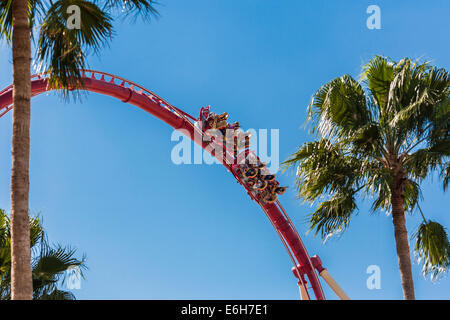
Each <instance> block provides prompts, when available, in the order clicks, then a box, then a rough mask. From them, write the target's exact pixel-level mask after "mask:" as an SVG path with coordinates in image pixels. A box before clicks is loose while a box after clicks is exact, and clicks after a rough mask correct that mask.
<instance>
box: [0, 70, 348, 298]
mask: <svg viewBox="0 0 450 320" xmlns="http://www.w3.org/2000/svg"><path fill="white" fill-rule="evenodd" d="M82 78H83V88H82V89H83V90H87V91H90V92H95V93H99V94H103V95H107V96H111V97H114V98H116V99H119V100H121V101H122V102H124V103H128V104H131V105H134V106H137V107H139V108H141V109H143V110H144V111H146V112H148V113H150V114H152V115H153V116H155V117H157V118H158V119H160V120H162V121H164V122H165V123H167V124H168V125H169V126H171V127H172V128H174V129H175V130H178V131H180V132H181V133H183V134H184V135H186V136H188V137H189V138H190V139H192V140H193V141H194V142H195V143H196V144H198V145H199V146H201V147H202V148H203V149H205V150H206V151H207V152H209V153H210V154H211V156H213V157H215V158H216V159H217V160H218V161H219V162H220V163H221V164H222V165H223V166H224V167H225V168H226V169H227V170H228V172H230V173H231V174H232V175H233V176H234V178H235V179H236V180H237V182H239V183H240V184H241V185H242V186H243V187H244V189H245V191H246V192H247V194H248V195H249V197H250V198H251V199H252V200H253V201H255V202H256V203H257V204H258V205H259V206H260V207H261V209H262V210H263V212H264V213H265V215H266V216H267V218H268V219H269V221H270V222H271V224H272V226H273V228H274V229H275V231H276V232H277V234H278V236H279V237H280V239H281V241H282V243H283V245H284V246H285V248H286V250H287V252H288V255H289V257H290V259H291V260H292V263H293V267H292V272H293V274H294V276H295V278H296V279H297V284H298V286H299V291H300V297H301V299H302V300H310V299H311V297H312V295H311V289H312V294H313V295H314V296H315V298H316V299H317V300H324V299H325V295H324V292H323V289H322V285H321V283H320V280H319V276H321V277H322V279H324V281H325V282H326V283H327V284H328V285H329V286H330V288H331V289H332V290H333V291H334V292H335V293H336V295H337V296H338V297H339V298H340V299H343V300H347V299H349V297H348V296H347V295H346V294H345V292H344V291H343V290H342V288H341V287H340V286H339V285H338V284H337V283H336V281H335V280H334V279H333V278H332V277H331V275H330V274H329V273H328V271H327V269H325V268H324V267H323V266H322V262H321V260H320V258H319V257H318V256H317V255H316V256H312V257H310V256H309V254H308V252H307V250H306V248H305V246H304V244H303V242H302V240H301V238H300V235H299V233H298V231H297V229H296V228H295V226H294V224H293V223H292V221H291V219H290V218H289V216H288V215H287V213H286V211H285V210H284V208H283V207H282V205H281V203H280V202H279V200H278V199H277V198H276V196H274V194H275V191H274V192H272V193H268V192H264V190H265V189H266V188H270V187H267V185H269V186H270V185H272V186H274V188H273V190H276V193H278V194H282V193H283V190H282V189H280V188H283V187H280V186H279V183H278V182H276V181H275V180H274V178H275V177H274V175H270V174H269V173H268V172H265V173H264V176H263V178H262V179H261V181H264V180H267V183H266V184H264V186H263V187H261V186H260V183H261V181H257V180H254V178H255V177H256V176H257V175H258V172H261V171H260V170H262V169H264V168H263V167H264V165H262V164H261V162H260V161H259V159H258V158H257V157H256V155H255V154H254V153H253V152H252V151H251V149H250V145H249V144H248V143H244V144H243V145H240V147H241V148H242V149H243V151H242V152H241V153H240V154H237V153H236V150H233V152H232V151H231V150H228V149H227V146H225V145H224V144H223V141H220V139H216V138H215V137H214V136H209V135H210V134H209V133H208V131H207V130H205V129H206V128H205V127H204V126H203V125H202V122H205V121H203V120H207V121H206V122H207V123H208V119H202V112H200V116H199V118H194V117H193V116H191V115H189V114H188V113H186V112H184V111H182V110H181V109H179V108H176V107H175V106H173V105H171V104H170V103H168V102H167V101H165V100H163V99H162V98H161V97H159V96H158V95H156V94H155V93H153V92H152V91H150V90H147V89H145V88H144V87H142V86H140V85H138V84H136V83H133V82H131V81H129V80H127V79H124V78H121V77H118V76H115V75H112V74H108V73H104V72H100V71H94V70H82ZM50 90H52V88H50V87H49V86H48V76H47V75H46V74H37V75H33V76H32V77H31V96H32V97H34V96H36V95H39V94H41V93H44V92H47V91H50ZM12 109H13V86H12V85H10V86H8V87H6V88H4V89H3V90H1V91H0V118H1V117H2V116H4V115H5V114H6V113H8V112H9V111H11V110H12ZM202 111H203V109H202ZM208 112H209V110H208ZM227 117H228V115H227V116H226V117H222V118H220V117H219V118H217V117H216V118H214V117H213V118H211V119H213V122H214V124H213V125H212V126H211V125H210V126H209V127H213V129H214V128H216V127H217V123H218V122H217V120H218V121H219V122H220V121H223V120H224V119H225V118H227ZM225 120H226V119H225ZM236 127H237V126H236V125H234V126H233V127H232V128H233V129H237V128H236ZM206 136H208V137H206ZM199 137H200V138H199ZM205 138H207V139H205ZM244 138H245V137H244ZM220 149H223V150H224V152H225V154H226V155H227V156H229V157H232V159H233V161H231V162H230V161H224V159H223V155H219V154H218V153H216V152H214V151H211V150H220ZM249 159H250V160H251V159H253V160H254V161H253V165H252V164H250V165H249ZM250 163H251V161H250ZM252 170H253V171H252ZM269 176H270V178H264V177H269ZM272 176H273V177H272ZM252 181H253V182H252ZM255 184H256V187H258V185H259V186H260V188H259V189H258V188H256V189H255ZM308 282H309V284H310V286H308Z"/></svg>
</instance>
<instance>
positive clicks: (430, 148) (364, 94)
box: [284, 56, 450, 299]
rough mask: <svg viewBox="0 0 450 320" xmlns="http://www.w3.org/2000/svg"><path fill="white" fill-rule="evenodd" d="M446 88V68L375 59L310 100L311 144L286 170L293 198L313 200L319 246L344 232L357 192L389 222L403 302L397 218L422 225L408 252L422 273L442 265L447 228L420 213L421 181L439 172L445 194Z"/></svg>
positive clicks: (405, 269) (407, 279)
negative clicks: (416, 216) (417, 217)
mask: <svg viewBox="0 0 450 320" xmlns="http://www.w3.org/2000/svg"><path fill="white" fill-rule="evenodd" d="M449 84H450V80H449V74H448V72H447V71H446V70H444V69H438V68H436V67H432V66H430V65H429V64H428V63H419V62H418V61H413V60H411V59H403V60H401V61H399V62H395V61H392V60H391V59H388V58H385V57H380V56H376V57H375V58H373V59H372V60H371V61H370V62H369V63H368V64H367V65H365V66H364V67H363V72H362V76H361V81H356V80H355V79H353V78H352V77H351V76H349V75H344V76H342V77H340V78H336V79H334V80H332V81H330V82H328V83H327V84H325V85H323V86H322V87H321V88H320V89H319V90H318V91H317V92H316V94H315V95H314V96H313V98H312V100H311V103H310V105H309V108H308V122H309V123H310V124H311V127H312V131H313V132H314V133H315V134H316V137H317V138H316V140H315V141H313V142H309V143H305V144H304V145H302V146H301V147H300V148H299V149H298V151H297V152H296V153H294V154H293V155H291V157H290V158H289V159H288V160H286V161H285V162H284V165H285V167H286V168H288V167H294V168H297V171H296V181H295V183H296V186H297V190H298V195H299V196H300V197H301V198H303V199H304V200H305V201H308V202H315V201H320V204H319V205H318V207H317V209H316V210H315V211H314V212H313V213H312V214H311V215H310V220H309V223H310V227H311V229H313V230H315V233H316V234H318V233H320V234H321V236H322V237H323V238H324V239H326V238H327V237H329V236H332V235H333V234H336V233H339V232H341V231H343V230H345V229H346V228H347V227H348V226H349V223H350V220H351V218H352V215H353V213H354V212H355V211H356V210H357V204H356V197H357V194H361V193H363V194H365V195H368V196H369V197H371V198H372V199H373V203H372V210H374V211H376V210H384V211H386V212H387V213H390V214H391V215H392V222H393V225H394V232H395V244H396V249H397V255H398V265H399V269H400V275H401V283H402V288H403V296H404V298H405V299H415V294H414V285H413V277H412V272H411V256H410V248H409V242H408V234H407V230H406V225H405V212H408V211H410V212H412V211H416V209H418V211H419V212H420V213H421V215H422V217H423V223H422V224H421V226H420V227H419V229H418V230H417V232H416V233H415V236H416V246H415V253H416V255H417V256H418V258H419V260H421V261H422V262H423V272H424V274H425V275H427V274H431V275H432V276H433V277H435V276H437V275H439V274H440V273H442V272H443V271H445V270H446V269H448V267H449V265H450V243H449V240H448V237H447V233H446V231H445V228H444V227H443V226H442V225H440V224H439V223H437V222H435V221H430V220H427V219H426V218H425V217H424V215H423V213H422V212H421V210H420V207H419V199H420V196H421V190H420V183H421V182H422V181H423V180H424V179H425V178H427V177H428V176H430V175H431V174H432V173H433V172H435V171H437V172H439V173H440V174H441V176H442V177H443V180H444V184H443V187H444V190H445V189H446V188H447V186H448V182H449V179H450V162H449V158H450V157H449V156H450V131H449V130H450V99H449V92H450V90H449Z"/></svg>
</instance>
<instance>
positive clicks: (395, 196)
mask: <svg viewBox="0 0 450 320" xmlns="http://www.w3.org/2000/svg"><path fill="white" fill-rule="evenodd" d="M392 221H393V223H394V233H395V244H396V247H397V256H398V266H399V269H400V277H401V280H402V289H403V298H404V299H405V300H414V299H415V294H414V282H413V278H412V271H411V255H410V252H409V243H408V233H407V231H406V223H405V211H404V209H403V188H402V186H401V183H397V184H396V187H395V188H394V190H393V192H392Z"/></svg>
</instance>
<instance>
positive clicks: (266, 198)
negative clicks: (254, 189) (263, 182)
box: [260, 189, 277, 204]
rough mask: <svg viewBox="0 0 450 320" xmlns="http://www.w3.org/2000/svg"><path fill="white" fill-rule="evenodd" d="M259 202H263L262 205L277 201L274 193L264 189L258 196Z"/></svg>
mask: <svg viewBox="0 0 450 320" xmlns="http://www.w3.org/2000/svg"><path fill="white" fill-rule="evenodd" d="M260 200H261V201H262V202H263V204H267V203H274V202H275V201H277V195H276V194H275V193H271V192H269V191H268V190H267V189H266V190H264V191H263V192H262V193H261V194H260Z"/></svg>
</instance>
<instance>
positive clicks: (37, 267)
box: [0, 209, 86, 300]
mask: <svg viewBox="0 0 450 320" xmlns="http://www.w3.org/2000/svg"><path fill="white" fill-rule="evenodd" d="M29 224H30V239H29V243H30V247H31V252H32V255H31V269H32V278H33V299H35V300H74V299H75V296H74V295H73V293H72V292H70V291H66V290H63V289H61V288H59V287H58V285H60V284H61V285H63V284H64V280H66V279H65V278H66V275H67V271H70V270H71V269H73V268H77V269H78V270H79V271H80V276H83V272H82V271H83V269H85V268H86V264H85V260H86V259H85V258H84V257H83V258H82V259H77V258H74V255H75V250H74V249H70V248H63V247H61V246H59V245H56V246H54V245H50V243H49V242H48V240H47V237H46V234H45V232H44V229H43V228H42V223H41V221H40V220H39V218H37V217H33V218H30V221H29ZM9 299H11V221H10V219H9V217H8V216H7V215H6V213H5V212H4V211H3V210H1V209H0V300H9Z"/></svg>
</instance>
